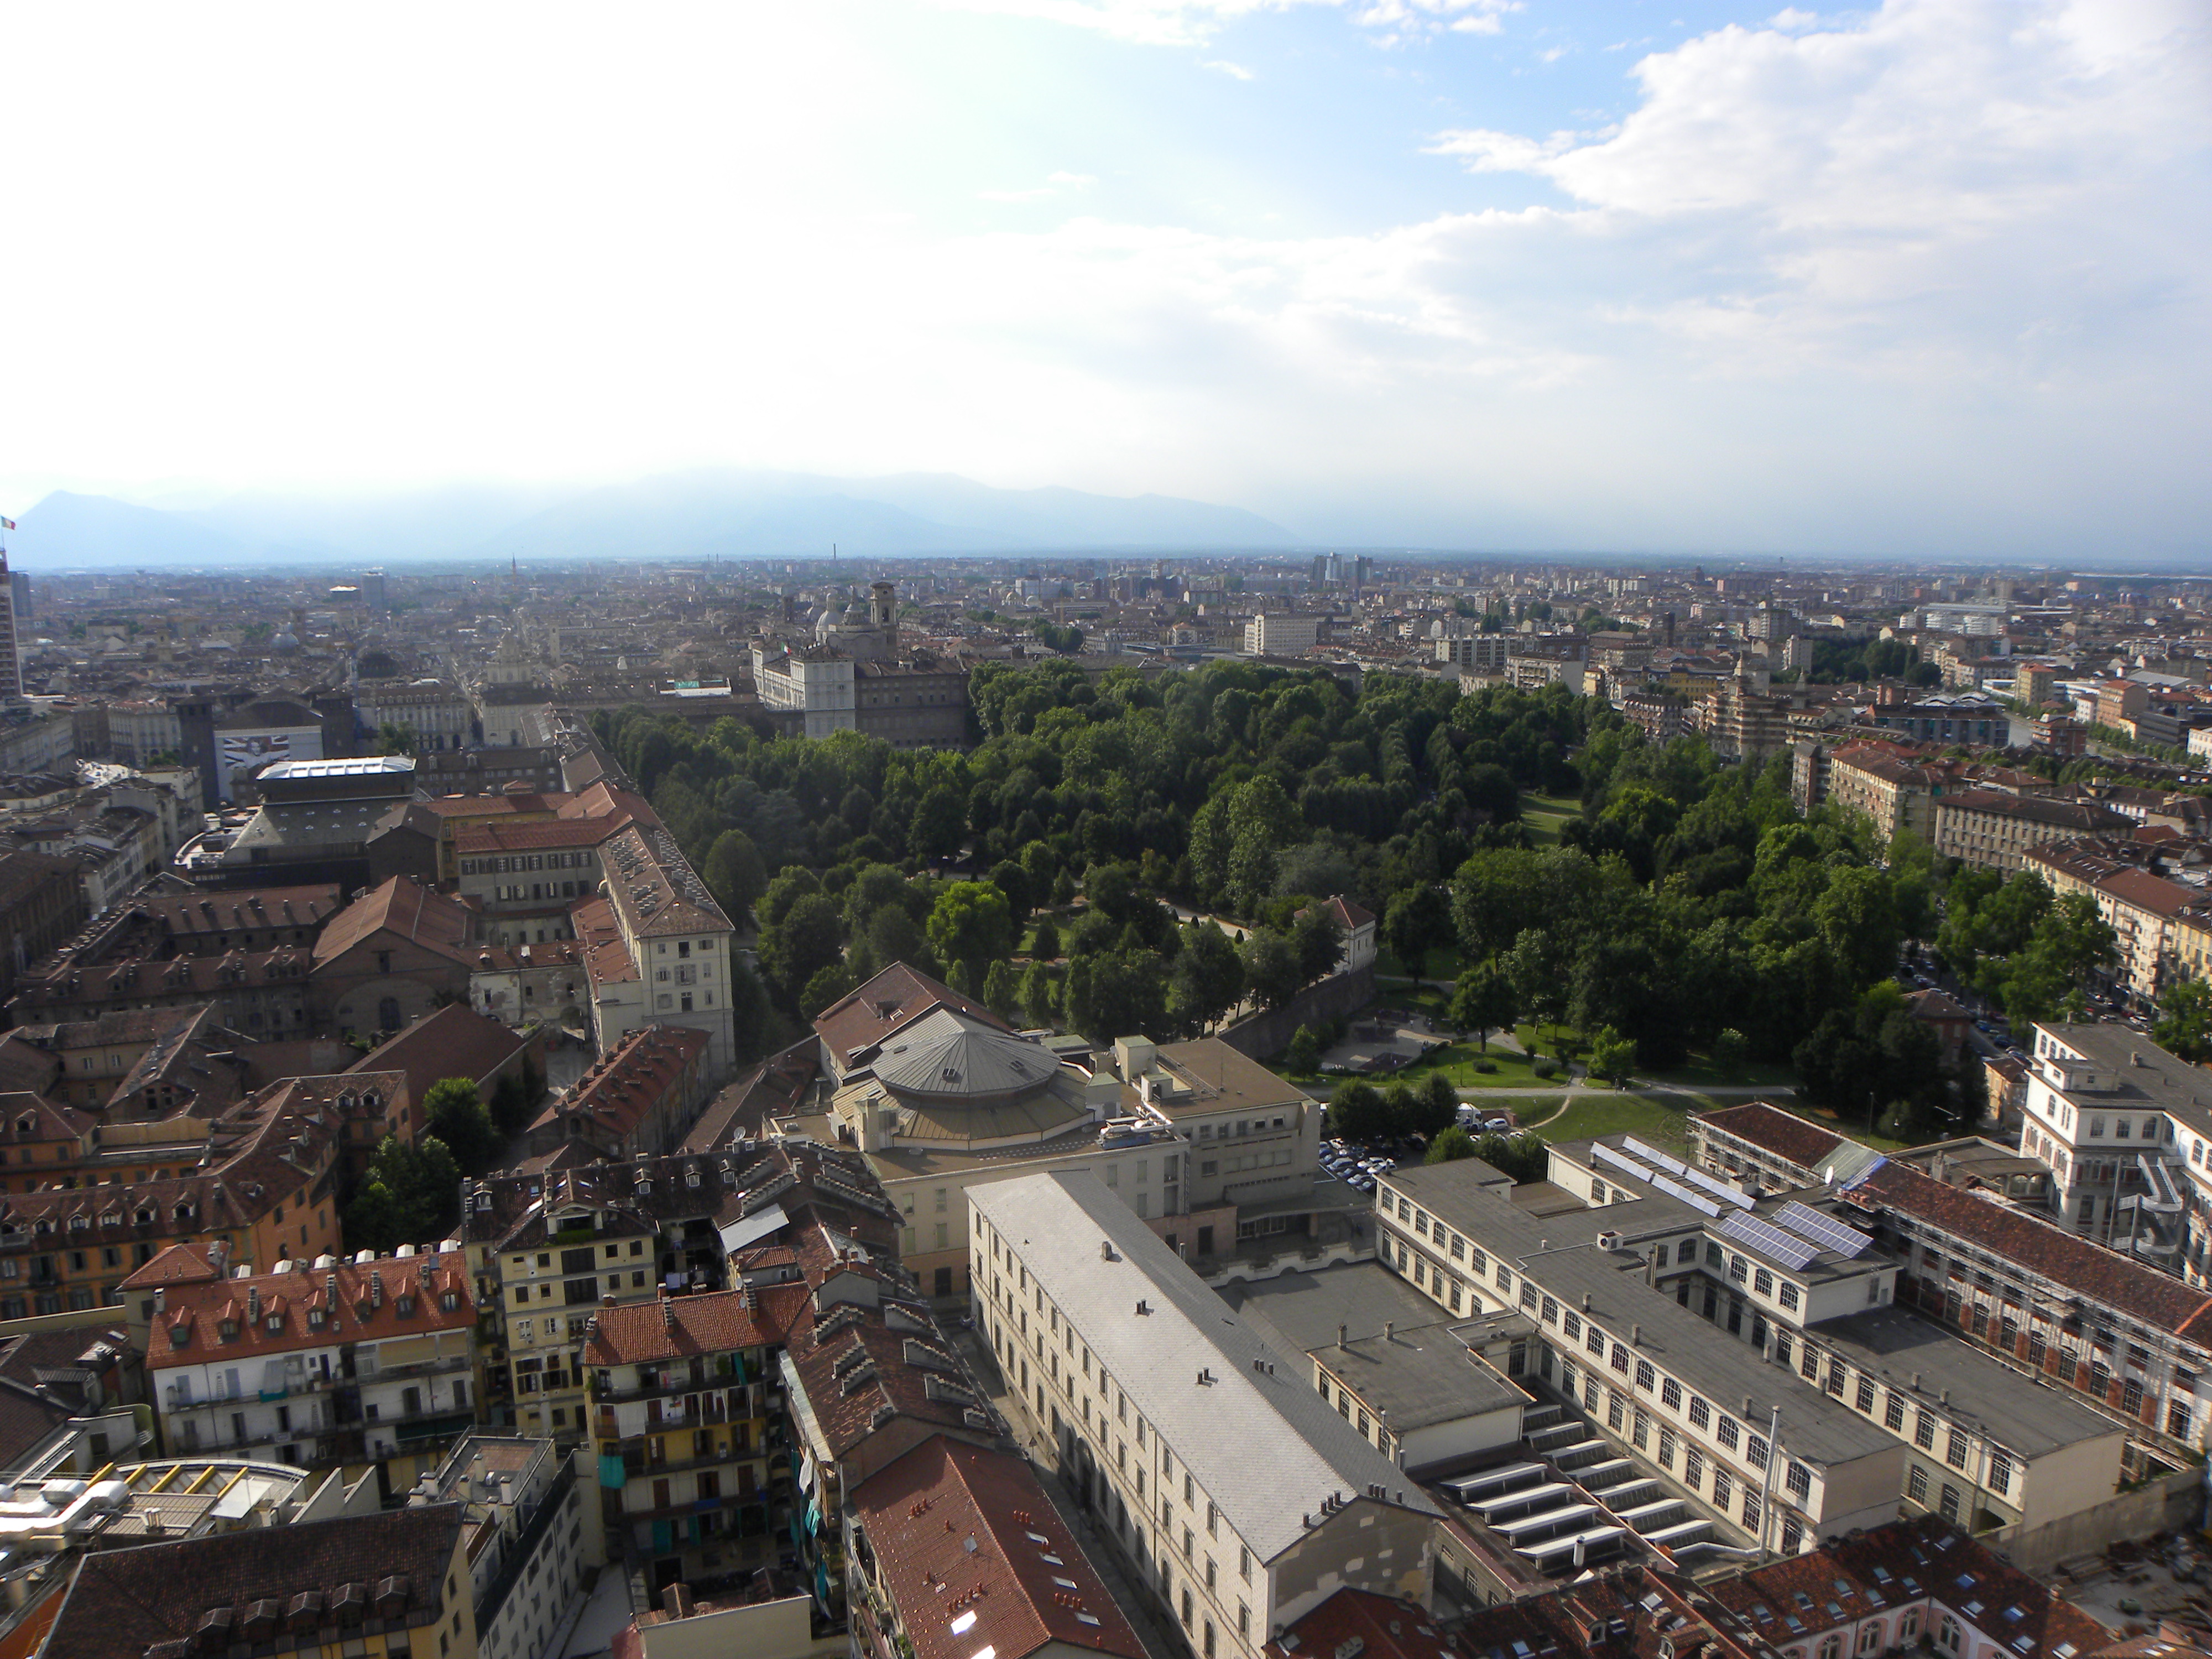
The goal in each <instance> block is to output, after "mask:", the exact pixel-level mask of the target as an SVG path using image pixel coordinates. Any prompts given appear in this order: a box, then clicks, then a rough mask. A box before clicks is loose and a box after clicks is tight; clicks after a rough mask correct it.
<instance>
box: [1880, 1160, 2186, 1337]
mask: <svg viewBox="0 0 2212 1659" xmlns="http://www.w3.org/2000/svg"><path fill="white" fill-rule="evenodd" d="M1842 1196H1843V1197H1844V1199H1845V1200H1848V1201H1850V1202H1851V1203H1853V1204H1857V1205H1858V1206H1861V1207H1862V1208H1865V1209H1891V1210H1895V1211H1898V1212H1900V1213H1902V1214H1905V1215H1908V1216H1911V1217H1912V1218H1915V1219H1917V1220H1919V1221H1922V1222H1924V1223H1926V1224H1927V1225H1929V1226H1930V1227H1933V1228H1935V1229H1936V1230H1938V1231H1942V1232H1945V1233H1948V1234H1950V1235H1952V1236H1953V1237H1958V1238H1963V1239H1966V1240H1967V1241H1968V1242H1970V1243H1972V1244H1974V1245H1976V1246H1977V1247H1978V1248H1979V1249H1984V1250H1987V1251H1988V1252H1989V1253H1990V1254H1991V1255H1995V1256H1996V1257H1998V1258H1999V1259H2001V1260H2003V1261H2014V1262H2017V1263H2019V1264H2020V1266H2021V1267H2022V1268H2023V1269H2025V1270H2026V1271H2027V1272H2029V1273H2037V1274H2040V1275H2041V1276H2042V1277H2043V1278H2045V1279H2050V1280H2051V1282H2052V1283H2054V1284H2058V1285H2064V1286H2066V1287H2067V1288H2068V1289H2069V1291H2075V1292H2076V1293H2078V1294H2080V1295H2082V1296H2085V1297H2092V1298H2093V1299H2095V1300H2097V1301H2100V1302H2102V1303H2104V1304H2106V1305H2107V1306H2109V1307H2112V1308H2114V1309H2117V1310H2119V1311H2120V1312H2122V1313H2124V1314H2126V1315H2127V1316H2129V1317H2130V1318H2133V1319H2139V1320H2141V1321H2142V1322H2144V1323H2145V1324H2147V1325H2149V1326H2150V1327H2151V1328H2154V1329H2155V1330H2162V1331H2170V1332H2172V1333H2173V1334H2175V1335H2177V1336H2180V1337H2183V1338H2185V1339H2186V1340H2191V1341H2193V1342H2197V1343H2200V1344H2203V1345H2205V1346H2212V1292H2207V1291H2198V1290H2191V1288H2190V1287H2189V1286H2188V1285H2185V1284H2184V1283H2183V1282H2182V1281H2181V1280H2180V1279H2176V1278H2173V1277H2172V1275H2171V1274H2167V1273H2160V1272H2159V1271H2158V1270H2157V1269H2156V1268H2154V1267H2142V1266H2140V1265H2139V1264H2137V1263H2136V1262H2134V1261H2130V1260H2129V1259H2128V1258H2127V1257H2125V1256H2124V1255H2120V1254H2119V1253H2118V1251H2115V1250H2108V1249H2105V1247H2104V1246H2103V1245H2101V1244H2093V1243H2090V1242H2089V1241H2088V1240H2087V1239H2086V1238H2082V1237H2078V1236H2077V1235H2075V1234H2073V1233H2070V1232H2068V1231H2066V1230H2065V1229H2064V1228H2063V1227H2060V1226H2057V1225H2053V1224H2052V1223H2051V1222H2048V1221H2045V1220H2042V1219H2040V1218H2038V1217H2035V1216H2033V1215H2030V1214H2029V1213H2028V1212H2026V1211H2024V1210H2020V1209H2016V1208H2015V1207H2014V1206H2011V1205H2009V1204H2007V1203H2005V1202H2003V1201H2002V1200H1997V1199H1995V1198H1992V1197H1986V1196H1984V1195H1983V1194H1980V1193H1978V1192H1975V1191H1972V1190H1969V1189H1967V1188H1960V1187H1953V1186H1950V1185H1948V1183H1946V1182H1941V1181H1938V1180H1936V1177H1935V1176H1931V1175H1929V1174H1928V1173H1926V1172H1925V1171H1924V1170H1919V1169H1917V1168H1915V1167H1914V1166H1913V1165H1911V1164H1903V1163H1899V1161H1898V1160H1896V1159H1894V1158H1892V1159H1889V1160H1888V1161H1887V1162H1885V1163H1883V1164H1880V1165H1878V1166H1876V1167H1875V1169H1874V1170H1872V1171H1871V1172H1870V1173H1869V1175H1868V1176H1866V1177H1865V1179H1863V1180H1862V1181H1860V1182H1857V1183H1856V1184H1854V1185H1853V1186H1851V1187H1850V1188H1847V1189H1846V1190H1845V1191H1844V1193H1843V1194H1842Z"/></svg>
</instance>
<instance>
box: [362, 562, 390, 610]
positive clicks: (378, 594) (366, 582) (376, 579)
mask: <svg viewBox="0 0 2212 1659" xmlns="http://www.w3.org/2000/svg"><path fill="white" fill-rule="evenodd" d="M361 597H362V602H363V603H365V604H366V605H368V608H369V609H370V610H372V611H389V610H390V609H391V608H392V601H391V598H390V596H389V595H388V594H387V593H386V590H385V585H384V573H383V572H382V571H381V570H372V571H370V572H368V574H366V575H364V576H362V579H361Z"/></svg>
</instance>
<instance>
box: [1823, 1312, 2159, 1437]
mask: <svg viewBox="0 0 2212 1659" xmlns="http://www.w3.org/2000/svg"><path fill="white" fill-rule="evenodd" d="M1805 1334H1806V1335H1807V1336H1808V1337H1809V1338H1812V1339H1813V1340H1816V1341H1819V1342H1821V1343H1824V1344H1825V1345H1826V1346H1828V1347H1830V1348H1832V1349H1833V1350H1834V1351H1835V1352H1838V1353H1839V1354H1841V1355H1842V1356H1843V1357H1844V1358H1845V1359H1846V1360H1848V1361H1850V1364H1851V1367H1852V1369H1853V1370H1855V1371H1863V1372H1866V1373H1867V1374H1869V1375H1870V1376H1877V1377H1880V1378H1881V1382H1882V1384H1883V1386H1884V1387H1886V1388H1888V1389H1893V1390H1894V1391H1895V1392H1897V1393H1899V1394H1903V1395H1907V1396H1908V1397H1911V1398H1912V1399H1914V1400H1916V1401H1923V1400H1924V1401H1927V1402H1928V1404H1929V1407H1931V1408H1933V1409H1939V1410H1941V1411H1942V1413H1944V1415H1945V1416H1947V1417H1955V1418H1960V1419H1964V1420H1966V1421H1969V1422H1972V1421H1976V1420H1978V1421H1979V1423H1980V1425H1981V1427H1982V1430H1983V1431H1984V1433H1986V1434H1988V1435H1989V1436H1990V1438H1991V1439H1993V1440H1995V1441H1996V1443H1998V1444H1999V1445H2001V1446H2003V1447H2005V1448H2006V1449H2008V1450H2010V1451H2014V1452H2017V1453H2018V1454H2019V1455H2021V1456H2022V1457H2031V1458H2032V1457H2042V1456H2045V1455H2047V1454H2049V1453H2051V1452H2055V1451H2059V1450H2063V1449H2064V1448H2066V1447H2068V1446H2077V1445H2080V1444H2081V1443H2082V1442H2083V1441H2085V1440H2103V1439H2106V1438H2109V1437H2118V1436H2121V1435H2124V1434H2125V1433H2126V1432H2127V1431H2126V1430H2125V1429H2124V1428H2122V1427H2121V1426H2120V1425H2118V1423H2115V1422H2114V1421H2113V1420H2112V1419H2111V1418H2109V1417H2106V1416H2103V1415H2101V1414H2100V1413H2097V1412H2094V1411H2092V1410H2091V1409H2090V1408H2089V1407H2087V1406H2085V1405H2083V1404H2081V1402H2080V1401H2077V1400H2075V1398H2074V1397H2073V1396H2072V1395H2071V1394H2070V1393H2069V1391H2068V1390H2066V1389H2054V1388H2050V1387H2047V1386H2046V1385H2045V1384H2043V1383H2036V1382H2033V1381H2031V1380H2030V1379H2029V1378H2027V1377H2025V1376H2021V1374H2020V1373H2019V1372H2018V1371H2016V1370H2013V1369H2012V1368H2011V1367H2010V1366H2008V1365H2006V1364H2002V1363H2000V1362H1999V1361H1997V1360H1996V1359H1992V1358H1990V1356H1989V1355H1988V1354H1986V1353H1984V1352H1982V1351H1981V1350H1980V1349H1978V1348H1977V1347H1975V1346H1973V1345H1972V1343H1970V1342H1963V1341H1961V1340H1960V1339H1959V1338H1958V1337H1957V1336H1955V1335H1954V1334H1952V1333H1951V1332H1949V1331H1947V1330H1945V1329H1944V1328H1942V1326H1941V1325H1938V1324H1936V1323H1935V1322H1933V1321H1932V1320H1927V1319H1923V1318H1922V1317H1920V1316H1919V1315H1917V1314H1915V1313H1912V1312H1911V1311H1909V1310H1906V1309H1904V1308H1900V1307H1897V1306H1894V1305H1893V1306H1890V1307H1887V1308H1868V1309H1864V1310H1862V1311H1860V1312H1858V1313H1855V1314H1846V1315H1845V1316H1844V1317H1843V1318H1841V1319H1831V1320H1826V1321H1824V1322H1822V1323H1820V1324H1818V1325H1814V1326H1812V1327H1811V1328H1808V1330H1807V1332H1806V1333H1805ZM1916 1383H1917V1388H1916V1387H1915V1384H1916ZM1947 1392H1948V1395H1950V1403H1949V1404H1948V1406H1939V1405H1938V1403H1937V1402H1938V1401H1940V1400H1942V1396H1943V1395H1945V1394H1946V1393H1947Z"/></svg>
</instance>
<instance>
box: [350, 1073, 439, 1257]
mask: <svg viewBox="0 0 2212 1659" xmlns="http://www.w3.org/2000/svg"><path fill="white" fill-rule="evenodd" d="M425 1098H426V1099H427V1098H428V1097H427V1096H426V1097H425ZM460 1189H461V1170H460V1166H459V1164H456V1163H455V1162H454V1161H453V1153H452V1152H450V1151H448V1150H447V1146H446V1143H445V1142H444V1141H442V1140H441V1139H438V1138H437V1137H436V1136H435V1135H426V1136H425V1137H424V1138H423V1139H422V1142H421V1143H420V1144H419V1145H417V1146H408V1145H406V1144H405V1143H404V1142H403V1141H402V1140H400V1139H399V1138H398V1136H397V1135H386V1137H385V1138H384V1139H383V1141H382V1142H381V1143H380V1145H379V1146H377V1149H376V1153H375V1156H374V1158H371V1159H370V1161H369V1167H368V1177H367V1178H366V1180H364V1181H363V1182H362V1188H361V1190H360V1191H359V1192H358V1193H357V1194H355V1197H354V1200H353V1202H352V1203H351V1204H349V1205H348V1206H346V1211H345V1214H344V1216H343V1218H342V1220H341V1223H340V1225H341V1227H342V1230H343V1235H344V1238H345V1243H346V1248H347V1249H349V1250H375V1251H377V1252H379V1253H380V1254H384V1253H388V1252H390V1251H392V1250H396V1249H398V1248H399V1247H400V1246H401V1245H402V1244H422V1243H435V1242H436V1241H437V1240H439V1239H441V1238H443V1237H446V1236H447V1234H448V1233H450V1232H451V1231H453V1226H454V1225H455V1224H456V1223H457V1222H458V1221H459V1218H460V1211H461V1192H460Z"/></svg>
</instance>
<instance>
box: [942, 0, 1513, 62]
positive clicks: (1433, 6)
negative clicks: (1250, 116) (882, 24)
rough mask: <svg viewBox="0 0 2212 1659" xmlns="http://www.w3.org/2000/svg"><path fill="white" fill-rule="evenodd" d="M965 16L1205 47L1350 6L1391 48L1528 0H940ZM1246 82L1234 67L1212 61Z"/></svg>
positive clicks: (1485, 29) (1477, 25) (1485, 28)
mask: <svg viewBox="0 0 2212 1659" xmlns="http://www.w3.org/2000/svg"><path fill="white" fill-rule="evenodd" d="M936 3H938V4H939V5H943V6H945V7H948V8H950V9H954V10H960V11H980V12H993V13H997V14H1000V15H1006V16H1017V17H1031V18H1036V19H1039V20H1041V21H1046V22H1053V23H1060V24H1065V25H1067V26H1068V27H1074V28H1086V29H1095V30H1097V32H1098V33H1102V34H1107V35H1111V36H1113V37H1114V38H1115V39H1116V40H1127V41H1132V42H1134V43H1136V44H1139V45H1142V46H1203V45H1205V44H1206V42H1207V41H1209V40H1212V39H1213V38H1214V36H1215V35H1216V34H1218V33H1219V32H1220V30H1221V29H1222V27H1224V26H1225V25H1226V24H1229V23H1231V22H1234V21H1237V20H1238V19H1240V18H1246V17H1253V16H1257V15H1261V14H1264V13H1268V12H1285V11H1291V10H1296V9H1302V8H1306V7H1316V6H1326V7H1338V8H1343V9H1349V10H1350V12H1351V14H1352V18H1353V21H1355V22H1357V23H1358V25H1359V27H1362V28H1364V29H1368V30H1370V31H1372V32H1374V33H1376V36H1377V38H1379V39H1381V40H1383V41H1384V42H1385V43H1388V44H1396V43H1399V42H1401V41H1405V40H1415V39H1419V38H1422V37H1425V36H1431V35H1436V34H1439V33H1447V32H1457V33H1476V34H1495V33H1498V29H1499V27H1500V19H1501V15H1502V14H1504V13H1506V12H1514V11H1518V10H1520V9H1521V8H1522V3H1523V0H936ZM1206 67H1207V68H1208V69H1223V70H1225V72H1226V73H1229V74H1231V75H1236V76H1237V78H1238V79H1240V80H1242V79H1243V78H1244V76H1242V75H1241V74H1238V72H1237V70H1236V69H1235V68H1234V67H1233V66H1228V65H1224V64H1207V65H1206Z"/></svg>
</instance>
